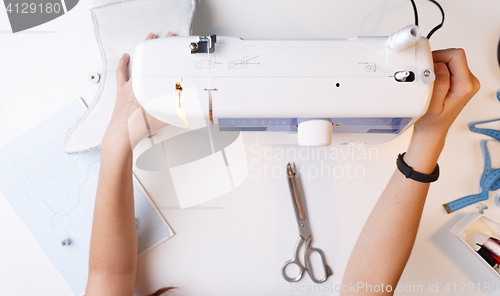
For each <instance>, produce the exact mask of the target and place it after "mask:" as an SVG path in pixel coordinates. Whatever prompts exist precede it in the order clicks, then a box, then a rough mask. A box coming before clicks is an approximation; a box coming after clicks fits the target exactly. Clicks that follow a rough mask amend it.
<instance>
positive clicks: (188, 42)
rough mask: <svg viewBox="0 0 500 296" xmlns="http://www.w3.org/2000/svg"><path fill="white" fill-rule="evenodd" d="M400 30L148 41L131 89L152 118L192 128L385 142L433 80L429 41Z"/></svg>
mask: <svg viewBox="0 0 500 296" xmlns="http://www.w3.org/2000/svg"><path fill="white" fill-rule="evenodd" d="M403 30H406V31H405V32H403ZM403 30H400V31H398V32H396V33H395V34H393V35H392V36H391V37H356V38H352V39H328V40H327V39H324V40H242V39H240V38H238V37H226V36H215V35H212V36H188V37H171V38H161V39H155V40H149V41H146V42H143V43H140V44H139V45H138V46H137V48H136V51H135V55H134V61H133V68H132V69H133V70H132V82H133V89H134V93H135V95H136V97H137V99H138V100H139V102H140V103H141V105H143V106H144V108H145V109H146V111H148V112H149V113H151V114H152V115H153V116H155V117H157V118H158V119H160V120H163V121H166V122H168V123H170V124H173V125H177V126H181V127H182V126H184V127H187V128H190V129H197V128H201V127H204V126H206V125H208V124H218V125H219V129H220V130H235V129H239V130H241V131H250V132H257V133H259V141H263V142H267V143H277V144H283V143H292V144H297V143H299V144H300V145H329V144H331V143H332V138H333V142H334V143H337V144H346V143H348V144H350V145H351V146H356V145H357V144H364V143H367V144H374V143H381V142H386V141H389V140H391V139H394V138H395V137H397V136H398V135H399V134H401V133H402V132H403V131H404V130H406V129H408V128H409V127H410V126H412V125H413V124H414V123H415V121H416V120H418V119H419V118H420V117H421V116H422V115H423V114H424V113H425V111H426V110H427V107H428V105H429V101H430V98H431V94H432V86H433V82H434V73H433V69H434V68H433V61H432V54H431V50H430V46H429V42H428V40H427V39H426V38H420V31H419V29H418V27H415V26H409V27H407V28H405V29H403ZM405 33H407V35H408V34H409V35H408V36H409V37H410V38H408V36H407V35H404V34H405ZM397 34H399V35H397ZM412 37H413V38H412ZM391 38H392V39H393V40H392V41H391ZM401 38H403V39H404V40H401ZM405 38H406V39H405ZM402 43H403V44H402ZM402 47H406V48H403V49H401V48H402ZM391 48H394V49H391ZM167 94H168V95H167ZM201 113H202V114H203V115H201ZM332 133H333V137H332Z"/></svg>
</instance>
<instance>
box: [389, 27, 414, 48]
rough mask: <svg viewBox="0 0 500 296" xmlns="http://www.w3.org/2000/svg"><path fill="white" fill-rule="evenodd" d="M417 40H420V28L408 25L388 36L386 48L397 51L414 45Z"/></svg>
mask: <svg viewBox="0 0 500 296" xmlns="http://www.w3.org/2000/svg"><path fill="white" fill-rule="evenodd" d="M418 39H420V28H419V27H418V26H415V25H409V26H406V27H404V28H403V29H401V30H399V31H397V32H396V33H393V34H392V35H391V36H389V39H388V40H387V47H389V48H390V49H392V50H394V51H398V50H401V49H405V48H407V47H408V46H411V45H413V44H415V43H416V42H417V41H418Z"/></svg>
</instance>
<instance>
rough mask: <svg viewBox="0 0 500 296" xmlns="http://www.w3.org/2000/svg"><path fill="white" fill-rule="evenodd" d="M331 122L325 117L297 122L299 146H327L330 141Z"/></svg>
mask: <svg viewBox="0 0 500 296" xmlns="http://www.w3.org/2000/svg"><path fill="white" fill-rule="evenodd" d="M332 127H333V124H332V122H331V121H329V120H325V119H313V120H307V121H303V122H301V123H299V125H298V128H297V134H298V142H299V145H301V146H328V145H330V144H331V143H332V132H333V131H332Z"/></svg>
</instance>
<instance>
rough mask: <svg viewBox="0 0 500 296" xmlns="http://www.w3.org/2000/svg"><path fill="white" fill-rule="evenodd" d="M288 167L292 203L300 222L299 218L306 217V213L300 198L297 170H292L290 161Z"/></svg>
mask: <svg viewBox="0 0 500 296" xmlns="http://www.w3.org/2000/svg"><path fill="white" fill-rule="evenodd" d="M286 169H287V173H288V176H287V177H288V184H289V186H290V194H291V195H292V203H293V206H294V209H295V215H296V216H297V222H298V223H299V224H300V221H299V220H305V219H306V213H305V211H304V207H303V206H302V201H301V199H300V193H299V189H298V187H297V180H296V179H295V172H294V171H293V170H292V166H291V165H290V163H288V164H287V166H286Z"/></svg>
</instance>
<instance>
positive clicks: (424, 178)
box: [396, 152, 439, 183]
mask: <svg viewBox="0 0 500 296" xmlns="http://www.w3.org/2000/svg"><path fill="white" fill-rule="evenodd" d="M405 154H406V152H405V153H403V154H399V155H398V160H397V161H396V164H397V166H398V169H399V171H400V172H401V173H402V174H403V175H405V177H406V178H407V179H408V178H410V179H412V180H415V181H418V182H422V183H431V182H434V181H436V180H437V179H438V178H439V165H438V164H437V163H436V168H435V169H434V172H432V174H430V175H426V174H422V173H419V172H417V171H414V170H413V168H412V167H411V166H409V165H408V164H407V163H406V162H405V161H404V159H403V157H404V156H405Z"/></svg>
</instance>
